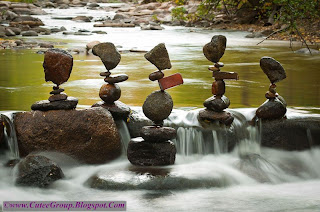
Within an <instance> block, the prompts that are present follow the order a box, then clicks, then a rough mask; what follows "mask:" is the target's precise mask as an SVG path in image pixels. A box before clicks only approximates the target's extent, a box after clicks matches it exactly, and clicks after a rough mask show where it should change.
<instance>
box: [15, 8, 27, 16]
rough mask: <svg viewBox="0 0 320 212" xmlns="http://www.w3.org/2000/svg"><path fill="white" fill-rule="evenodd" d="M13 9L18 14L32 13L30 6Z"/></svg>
mask: <svg viewBox="0 0 320 212" xmlns="http://www.w3.org/2000/svg"><path fill="white" fill-rule="evenodd" d="M12 11H13V12H14V13H16V14H18V15H30V14H31V10H30V9H29V8H14V9H13V10H12Z"/></svg>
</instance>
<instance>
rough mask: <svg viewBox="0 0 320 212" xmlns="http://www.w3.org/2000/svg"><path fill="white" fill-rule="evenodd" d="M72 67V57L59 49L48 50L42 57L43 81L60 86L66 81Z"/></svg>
mask: <svg viewBox="0 0 320 212" xmlns="http://www.w3.org/2000/svg"><path fill="white" fill-rule="evenodd" d="M72 66H73V57H72V56H71V55H70V54H69V53H68V52H66V51H64V50H61V49H49V50H48V51H46V53H45V55H44V62H43V68H44V73H45V80H46V81H51V82H53V83H55V84H57V85H60V84H62V83H64V82H66V81H68V79H69V77H70V74H71V71H72Z"/></svg>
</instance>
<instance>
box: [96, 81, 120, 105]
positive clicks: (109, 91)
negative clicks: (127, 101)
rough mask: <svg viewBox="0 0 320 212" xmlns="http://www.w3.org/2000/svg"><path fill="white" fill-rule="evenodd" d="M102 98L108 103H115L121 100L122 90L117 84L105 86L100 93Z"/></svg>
mask: <svg viewBox="0 0 320 212" xmlns="http://www.w3.org/2000/svg"><path fill="white" fill-rule="evenodd" d="M99 96H100V98H101V99H102V100H103V101H104V102H106V103H113V102H115V101H117V100H118V99H120V96H121V89H120V87H119V85H117V84H103V85H102V86H101V88H100V91H99Z"/></svg>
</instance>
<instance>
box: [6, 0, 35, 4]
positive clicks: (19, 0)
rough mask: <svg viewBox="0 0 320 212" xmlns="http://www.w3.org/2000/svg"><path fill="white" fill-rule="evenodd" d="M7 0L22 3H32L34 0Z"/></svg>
mask: <svg viewBox="0 0 320 212" xmlns="http://www.w3.org/2000/svg"><path fill="white" fill-rule="evenodd" d="M7 1H11V2H22V3H29V4H31V3H33V2H34V0H7Z"/></svg>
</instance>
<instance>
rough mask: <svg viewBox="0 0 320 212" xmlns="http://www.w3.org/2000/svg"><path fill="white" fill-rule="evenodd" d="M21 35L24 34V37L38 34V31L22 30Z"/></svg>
mask: <svg viewBox="0 0 320 212" xmlns="http://www.w3.org/2000/svg"><path fill="white" fill-rule="evenodd" d="M21 35H22V36H25V37H27V36H28V37H29V36H30V37H31V36H38V33H37V32H36V31H33V30H29V31H23V32H21Z"/></svg>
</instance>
